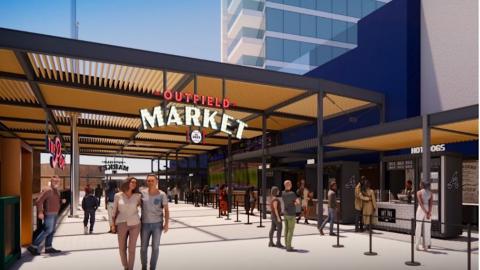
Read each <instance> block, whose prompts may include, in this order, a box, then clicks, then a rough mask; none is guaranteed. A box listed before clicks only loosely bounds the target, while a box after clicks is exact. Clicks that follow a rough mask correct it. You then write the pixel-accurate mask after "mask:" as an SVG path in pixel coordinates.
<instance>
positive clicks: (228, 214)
mask: <svg viewBox="0 0 480 270" xmlns="http://www.w3.org/2000/svg"><path fill="white" fill-rule="evenodd" d="M227 208H230V207H227ZM225 220H232V219H231V218H230V212H229V211H228V209H227V218H226V219H225Z"/></svg>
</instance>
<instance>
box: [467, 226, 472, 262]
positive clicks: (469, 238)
mask: <svg viewBox="0 0 480 270" xmlns="http://www.w3.org/2000/svg"><path fill="white" fill-rule="evenodd" d="M467 230H468V232H467V252H468V254H467V259H468V262H467V269H468V270H471V269H472V225H471V224H470V223H468V226H467Z"/></svg>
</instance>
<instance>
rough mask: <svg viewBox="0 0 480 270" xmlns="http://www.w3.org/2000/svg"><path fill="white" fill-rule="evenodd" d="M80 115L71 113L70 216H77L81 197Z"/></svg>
mask: <svg viewBox="0 0 480 270" xmlns="http://www.w3.org/2000/svg"><path fill="white" fill-rule="evenodd" d="M77 119H78V115H77V114H76V113H72V114H70V135H71V140H70V143H71V144H70V150H71V152H70V199H71V200H70V216H72V217H77V216H78V214H77V207H78V201H79V199H80V176H79V175H80V153H79V147H78V129H77Z"/></svg>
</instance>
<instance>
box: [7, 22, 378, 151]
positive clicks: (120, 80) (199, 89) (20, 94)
mask: <svg viewBox="0 0 480 270" xmlns="http://www.w3.org/2000/svg"><path fill="white" fill-rule="evenodd" d="M0 37H1V38H0V123H1V127H2V129H3V132H2V136H5V137H11V136H17V137H19V138H21V139H22V140H24V141H25V142H26V143H28V144H29V145H31V146H32V147H33V148H34V149H37V150H40V151H43V150H45V133H46V129H47V126H48V132H49V133H50V134H57V135H59V136H60V137H61V138H62V140H63V141H64V143H65V146H66V147H67V148H69V147H70V143H71V137H70V127H71V124H72V123H71V119H72V115H75V116H76V118H77V119H78V120H77V121H78V122H77V129H78V137H79V151H80V154H84V155H99V156H122V157H138V158H149V159H152V158H159V157H168V158H169V159H175V158H177V154H178V158H179V159H182V158H187V157H191V156H194V155H198V154H201V153H204V152H206V151H209V150H213V149H215V148H218V147H221V146H226V145H228V141H229V138H228V136H226V135H225V134H223V133H219V132H218V131H216V130H212V129H205V131H206V134H207V136H206V137H207V138H206V140H205V143H204V144H198V145H196V144H188V143H186V138H185V137H186V136H185V134H186V132H187V131H188V130H189V128H188V127H185V126H165V127H161V128H158V127H157V128H155V129H149V130H143V129H142V125H141V119H140V113H139V110H140V109H141V108H152V107H155V106H165V107H168V106H172V105H175V104H177V103H175V102H167V101H166V100H163V99H162V98H161V94H162V93H163V91H165V90H171V91H178V92H184V93H195V94H199V95H206V96H207V95H208V96H215V97H219V98H228V99H229V100H231V101H232V102H233V103H234V106H232V107H229V108H228V109H227V110H225V113H228V114H229V115H231V116H233V117H235V118H237V119H241V120H243V121H245V122H246V123H247V124H248V128H246V130H245V132H244V137H245V138H253V137H257V136H261V135H262V134H263V131H265V132H269V131H280V130H283V129H286V128H291V127H294V126H297V125H302V124H306V123H311V122H315V121H317V118H318V117H317V116H318V115H321V116H322V119H323V118H330V117H335V116H338V115H342V114H345V113H349V112H351V111H355V110H361V109H364V108H366V107H370V106H379V107H380V108H381V109H383V107H384V106H383V101H384V97H383V95H382V94H379V93H376V92H372V91H368V90H365V89H360V88H357V87H352V86H348V85H344V84H339V83H335V82H330V81H326V80H322V79H316V78H309V77H303V76H298V75H292V74H286V73H280V72H275V71H268V70H260V69H256V68H249V67H243V66H237V65H231V64H224V63H217V62H212V61H207V60H199V59H192V58H187V57H181V56H174V55H167V54H161V53H155V52H148V51H143V50H136V49H130V48H123V47H118V46H111V45H104V44H98V43H92V42H85V41H78V40H72V39H66V38H60V37H53V36H47V35H41V34H34V33H28V32H22V31H16V30H9V29H3V28H0ZM319 95H320V97H321V99H320V100H321V101H322V107H323V109H322V112H317V101H318V100H319ZM180 103H182V102H180ZM262 119H264V120H262ZM46 123H49V124H48V125H46ZM231 139H232V141H233V142H234V141H235V138H234V137H232V138H231Z"/></svg>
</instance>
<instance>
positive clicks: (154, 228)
mask: <svg viewBox="0 0 480 270" xmlns="http://www.w3.org/2000/svg"><path fill="white" fill-rule="evenodd" d="M162 230H163V222H159V223H142V233H141V234H140V237H141V248H140V260H141V261H142V267H143V268H145V267H147V264H148V261H147V249H148V244H149V243H150V236H151V237H152V257H151V258H150V269H151V270H153V269H155V267H156V266H157V260H158V247H159V246H160V237H161V236H162Z"/></svg>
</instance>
